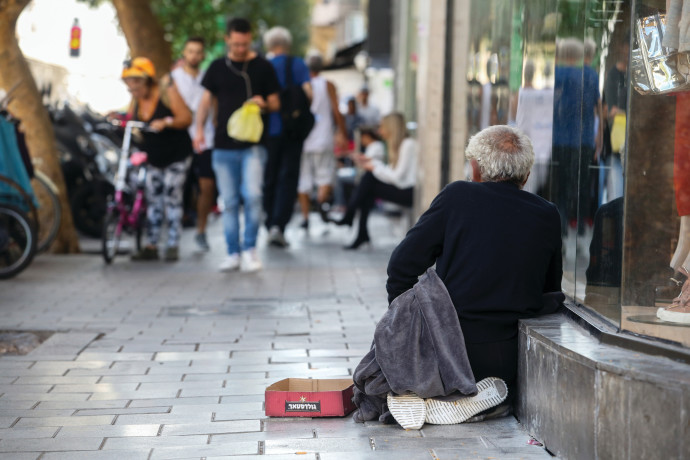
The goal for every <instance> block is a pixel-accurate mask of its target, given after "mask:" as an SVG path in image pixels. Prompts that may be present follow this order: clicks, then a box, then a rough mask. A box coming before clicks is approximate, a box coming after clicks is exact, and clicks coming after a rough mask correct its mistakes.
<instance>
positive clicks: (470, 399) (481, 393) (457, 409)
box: [391, 377, 508, 425]
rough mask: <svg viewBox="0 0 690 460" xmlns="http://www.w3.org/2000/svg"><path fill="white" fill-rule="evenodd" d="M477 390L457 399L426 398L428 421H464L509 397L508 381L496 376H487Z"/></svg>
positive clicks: (441, 422) (437, 423)
mask: <svg viewBox="0 0 690 460" xmlns="http://www.w3.org/2000/svg"><path fill="white" fill-rule="evenodd" d="M477 390H478V391H477V394H476V395H475V396H465V397H462V398H460V399H458V400H456V401H438V400H436V399H431V398H429V399H425V400H424V401H425V403H426V422H427V423H431V424H434V425H451V424H455V423H462V422H464V421H466V420H468V419H470V418H472V417H473V416H475V415H477V414H478V413H480V412H483V411H485V410H487V409H491V408H492V407H496V406H498V405H499V404H501V403H502V402H503V401H505V400H506V398H507V397H508V387H507V386H506V383H505V382H504V381H503V380H501V379H499V378H496V377H487V378H485V379H483V380H481V381H479V382H477ZM391 413H393V411H391ZM394 416H395V415H394Z"/></svg>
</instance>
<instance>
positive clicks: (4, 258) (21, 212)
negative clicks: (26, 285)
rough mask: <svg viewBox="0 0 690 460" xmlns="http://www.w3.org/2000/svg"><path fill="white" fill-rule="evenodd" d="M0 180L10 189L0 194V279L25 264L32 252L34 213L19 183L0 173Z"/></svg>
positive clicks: (18, 269)
mask: <svg viewBox="0 0 690 460" xmlns="http://www.w3.org/2000/svg"><path fill="white" fill-rule="evenodd" d="M0 183H4V184H6V185H8V186H9V189H10V192H3V193H2V195H0V198H2V200H0V279H8V278H12V277H13V276H15V275H17V274H19V273H20V272H21V271H23V270H24V269H25V268H26V267H28V266H29V264H30V263H31V261H32V260H33V258H34V255H35V254H36V242H37V238H36V226H35V222H37V214H36V207H35V206H34V204H33V200H32V198H31V196H29V195H28V194H27V193H26V192H25V191H24V190H23V189H22V188H21V187H20V186H19V184H17V183H16V182H15V181H13V180H12V179H10V178H9V177H7V176H3V175H0ZM17 198H21V200H20V201H18V200H17ZM30 214H31V215H30Z"/></svg>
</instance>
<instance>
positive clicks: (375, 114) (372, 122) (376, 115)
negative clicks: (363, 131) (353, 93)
mask: <svg viewBox="0 0 690 460" xmlns="http://www.w3.org/2000/svg"><path fill="white" fill-rule="evenodd" d="M357 99H358V101H357V115H358V116H359V118H360V121H361V124H363V125H367V126H378V124H379V122H380V121H381V112H379V109H378V108H377V107H376V106H373V105H371V104H369V88H367V87H366V86H365V87H364V88H362V89H361V90H360V91H359V94H358V95H357Z"/></svg>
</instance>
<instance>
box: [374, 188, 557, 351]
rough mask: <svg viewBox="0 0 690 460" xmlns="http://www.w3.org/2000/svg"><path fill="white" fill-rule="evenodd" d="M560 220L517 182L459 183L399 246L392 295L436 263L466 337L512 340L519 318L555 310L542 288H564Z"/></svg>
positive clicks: (392, 263) (390, 271) (390, 281)
mask: <svg viewBox="0 0 690 460" xmlns="http://www.w3.org/2000/svg"><path fill="white" fill-rule="evenodd" d="M560 225H561V224H560V217H559V214H558V210H557V209H556V206H555V205H554V204H552V203H550V202H548V201H546V200H544V199H543V198H540V197H539V196H537V195H534V194H531V193H529V192H526V191H523V190H520V189H519V187H518V186H517V185H515V184H513V183H509V182H482V183H474V182H462V181H459V182H454V183H452V184H450V185H448V186H447V187H445V188H444V189H443V190H442V191H441V193H439V195H438V196H437V197H436V198H435V199H434V201H433V202H432V203H431V206H430V207H429V209H428V210H427V211H426V212H425V213H424V214H423V215H422V217H421V218H420V219H419V221H418V222H417V224H416V225H415V226H414V227H413V228H412V229H410V231H409V232H408V233H407V236H406V237H405V239H404V240H403V241H402V242H401V243H400V245H399V246H398V247H397V248H396V249H395V251H393V254H392V255H391V258H390V261H389V263H388V282H387V283H386V289H387V291H388V300H389V302H391V301H392V300H393V299H394V298H396V297H397V296H398V295H400V294H402V293H403V292H405V291H406V290H408V289H410V288H411V287H412V286H413V285H414V284H415V283H416V282H417V278H418V277H419V276H420V275H422V274H423V273H424V272H425V271H426V269H427V268H429V267H431V266H433V265H434V263H435V264H436V272H437V273H438V275H439V277H440V278H441V279H442V280H443V282H444V284H445V285H446V287H447V289H448V292H449V293H450V297H451V299H452V300H453V304H454V306H455V309H456V310H457V312H458V317H459V318H460V325H461V326H462V330H463V333H464V335H465V341H466V343H485V342H497V341H503V340H509V339H513V338H514V337H515V336H516V335H517V321H518V319H520V318H527V317H533V316H537V315H540V314H546V313H552V312H553V311H555V309H556V308H555V307H556V306H554V305H553V304H552V303H550V304H549V305H545V304H544V302H543V301H542V294H543V293H548V292H557V291H560V290H561V277H562V275H563V269H562V260H561V259H562V255H561V231H560Z"/></svg>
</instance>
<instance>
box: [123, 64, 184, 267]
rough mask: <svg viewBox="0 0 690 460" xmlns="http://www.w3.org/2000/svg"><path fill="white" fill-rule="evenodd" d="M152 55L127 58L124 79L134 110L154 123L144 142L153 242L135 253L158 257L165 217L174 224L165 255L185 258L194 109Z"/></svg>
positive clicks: (144, 257)
mask: <svg viewBox="0 0 690 460" xmlns="http://www.w3.org/2000/svg"><path fill="white" fill-rule="evenodd" d="M155 74H156V72H155V68H154V66H153V64H152V63H151V61H150V60H148V59H147V58H142V57H138V58H135V59H134V60H132V62H129V63H127V64H126V66H125V69H124V70H123V71H122V79H123V80H124V82H125V84H126V85H127V89H128V90H129V92H130V93H131V94H132V99H133V100H132V105H131V110H130V115H131V117H132V118H133V119H135V120H140V121H144V122H146V123H148V125H149V128H150V129H151V131H152V132H151V131H144V132H143V136H144V145H143V148H144V150H145V151H146V153H147V154H148V163H149V167H148V176H147V179H146V192H147V194H146V198H147V200H148V204H149V207H148V212H147V216H146V217H147V221H148V222H147V224H148V227H147V236H148V240H149V241H148V244H147V245H146V246H145V247H144V248H142V249H141V251H139V252H137V253H135V254H133V255H132V259H133V260H156V259H158V238H159V236H160V232H161V227H162V225H163V220H164V217H165V218H166V220H167V225H168V241H167V244H166V249H165V260H168V261H174V260H177V259H178V258H179V250H178V244H179V240H180V233H181V229H182V189H183V186H184V181H185V176H186V172H187V168H188V166H189V161H188V157H189V155H190V154H191V152H192V143H191V139H190V137H189V134H188V133H187V130H186V128H187V127H188V126H189V125H190V124H191V122H192V114H191V112H190V111H189V109H188V108H187V106H186V105H185V103H184V101H183V99H182V97H181V96H180V93H179V92H178V91H177V88H176V87H175V85H174V83H173V82H172V80H171V79H170V77H169V76H168V75H166V76H165V77H163V78H162V79H161V81H160V82H158V81H156V79H155Z"/></svg>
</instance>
